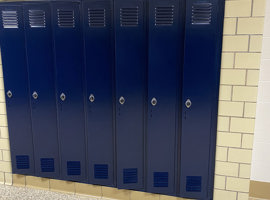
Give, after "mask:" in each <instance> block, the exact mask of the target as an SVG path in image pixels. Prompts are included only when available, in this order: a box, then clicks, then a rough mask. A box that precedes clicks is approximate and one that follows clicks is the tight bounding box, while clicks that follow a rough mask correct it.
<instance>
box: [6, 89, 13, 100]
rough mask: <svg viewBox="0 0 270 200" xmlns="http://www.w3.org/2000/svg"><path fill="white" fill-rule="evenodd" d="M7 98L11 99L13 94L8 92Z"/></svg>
mask: <svg viewBox="0 0 270 200" xmlns="http://www.w3.org/2000/svg"><path fill="white" fill-rule="evenodd" d="M7 96H8V98H11V97H12V92H11V91H10V90H9V91H7Z"/></svg>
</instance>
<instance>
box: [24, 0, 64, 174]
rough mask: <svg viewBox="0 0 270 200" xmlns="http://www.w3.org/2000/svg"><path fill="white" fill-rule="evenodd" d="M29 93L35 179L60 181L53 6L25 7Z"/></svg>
mask: <svg viewBox="0 0 270 200" xmlns="http://www.w3.org/2000/svg"><path fill="white" fill-rule="evenodd" d="M23 9H24V25H25V36H26V49H27V62H28V73H29V89H30V95H31V111H32V131H33V141H34V155H35V170H36V171H35V172H36V173H35V175H36V176H41V177H50V178H58V177H59V152H58V132H57V116H56V102H55V101H56V99H55V98H56V96H55V87H54V86H55V83H54V68H53V66H54V60H53V41H52V30H51V10H50V5H49V3H44V2H43V3H42V2H39V3H25V4H24V7H23Z"/></svg>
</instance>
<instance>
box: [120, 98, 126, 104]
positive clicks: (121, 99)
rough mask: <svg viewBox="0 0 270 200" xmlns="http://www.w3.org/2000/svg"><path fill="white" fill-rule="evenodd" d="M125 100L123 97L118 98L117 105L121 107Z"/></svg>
mask: <svg viewBox="0 0 270 200" xmlns="http://www.w3.org/2000/svg"><path fill="white" fill-rule="evenodd" d="M125 101H126V100H125V98H124V97H120V98H119V103H120V104H121V105H123V104H124V103H125Z"/></svg>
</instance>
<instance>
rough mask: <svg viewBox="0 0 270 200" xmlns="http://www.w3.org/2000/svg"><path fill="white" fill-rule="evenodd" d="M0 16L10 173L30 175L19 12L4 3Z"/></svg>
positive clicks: (27, 105) (30, 145) (29, 133)
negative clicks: (10, 162) (10, 160)
mask: <svg viewBox="0 0 270 200" xmlns="http://www.w3.org/2000/svg"><path fill="white" fill-rule="evenodd" d="M0 12H1V14H0V21H1V25H0V40H1V41H0V43H1V53H2V63H3V73H4V83H5V92H6V106H7V116H8V125H9V138H10V149H11V159H12V172H13V173H16V174H25V175H34V172H35V167H34V156H33V138H32V131H31V112H30V100H29V95H28V94H29V88H28V75H27V65H26V51H25V38H24V24H23V8H22V6H21V5H20V4H19V3H6V4H1V6H0Z"/></svg>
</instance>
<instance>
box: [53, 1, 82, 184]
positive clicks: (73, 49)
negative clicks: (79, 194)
mask: <svg viewBox="0 0 270 200" xmlns="http://www.w3.org/2000/svg"><path fill="white" fill-rule="evenodd" d="M51 5H52V23H53V34H54V51H55V65H56V85H57V92H56V93H57V102H58V130H59V145H60V155H61V168H60V172H61V179H64V180H72V181H80V182H86V181H87V176H86V144H85V143H86V141H85V132H84V130H85V127H84V126H85V122H84V117H85V114H84V95H83V92H84V90H83V33H82V29H81V19H80V2H79V1H56V2H52V4H51Z"/></svg>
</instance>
